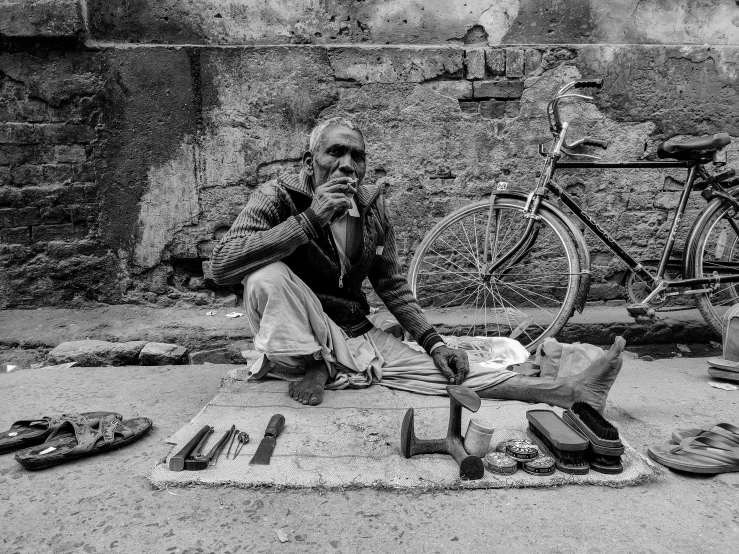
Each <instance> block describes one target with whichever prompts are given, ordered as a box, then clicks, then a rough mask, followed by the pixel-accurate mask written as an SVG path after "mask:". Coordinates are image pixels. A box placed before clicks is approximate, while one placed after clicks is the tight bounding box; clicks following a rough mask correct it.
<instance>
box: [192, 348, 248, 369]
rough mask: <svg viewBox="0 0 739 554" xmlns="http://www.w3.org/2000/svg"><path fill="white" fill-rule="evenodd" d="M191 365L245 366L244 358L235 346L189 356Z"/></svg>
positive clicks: (194, 353) (202, 351)
mask: <svg viewBox="0 0 739 554" xmlns="http://www.w3.org/2000/svg"><path fill="white" fill-rule="evenodd" d="M189 358H190V364H192V365H197V364H243V363H244V357H243V356H242V355H241V351H240V350H239V349H238V348H236V347H235V346H226V347H224V348H214V349H213V350H201V351H199V352H192V353H191V354H190V355H189Z"/></svg>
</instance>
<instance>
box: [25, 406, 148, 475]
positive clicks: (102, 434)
mask: <svg viewBox="0 0 739 554" xmlns="http://www.w3.org/2000/svg"><path fill="white" fill-rule="evenodd" d="M152 425H153V423H152V421H151V420H150V419H149V418H146V417H137V418H133V419H126V420H123V421H121V420H119V419H117V418H115V417H113V416H106V417H104V418H101V419H99V420H97V421H94V422H93V423H92V424H91V423H90V422H87V423H84V424H80V423H78V422H76V421H71V420H67V421H64V422H62V424H61V425H60V426H59V427H58V428H57V430H56V431H54V432H53V433H52V434H51V435H50V436H49V438H48V439H46V442H45V443H43V444H41V445H39V446H34V447H32V448H27V449H25V450H21V451H20V452H17V453H16V454H15V459H16V461H17V462H18V463H19V464H21V465H22V466H23V467H24V468H26V469H32V470H35V469H45V468H47V467H51V466H55V465H58V464H63V463H65V462H69V461H71V460H75V459H77V458H84V457H86V456H92V455H94V454H100V453H102V452H108V451H110V450H116V449H118V448H121V447H123V446H126V445H128V444H131V443H133V442H136V441H137V440H139V439H140V438H141V437H143V436H144V435H145V434H146V433H147V432H148V431H149V430H150V429H151V427H152Z"/></svg>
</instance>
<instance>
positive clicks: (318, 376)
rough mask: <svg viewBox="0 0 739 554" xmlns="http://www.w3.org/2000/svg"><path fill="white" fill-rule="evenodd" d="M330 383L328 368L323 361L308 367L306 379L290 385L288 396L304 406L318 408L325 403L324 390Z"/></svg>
mask: <svg viewBox="0 0 739 554" xmlns="http://www.w3.org/2000/svg"><path fill="white" fill-rule="evenodd" d="M327 381H328V368H327V367H326V364H325V363H324V362H323V361H319V362H318V363H316V364H312V365H310V366H308V368H307V369H306V370H305V377H303V379H301V380H300V381H296V382H294V383H290V387H289V388H288V394H290V396H291V397H293V398H294V399H295V400H297V401H298V402H300V403H302V404H309V405H310V406H318V405H319V404H320V403H321V402H323V390H324V387H325V386H326V382H327Z"/></svg>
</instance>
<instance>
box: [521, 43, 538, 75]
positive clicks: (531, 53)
mask: <svg viewBox="0 0 739 554" xmlns="http://www.w3.org/2000/svg"><path fill="white" fill-rule="evenodd" d="M540 65H541V51H540V50H538V49H536V48H527V49H526V51H525V52H524V72H525V73H526V75H530V74H531V73H533V72H534V71H536V70H537V69H539V66H540Z"/></svg>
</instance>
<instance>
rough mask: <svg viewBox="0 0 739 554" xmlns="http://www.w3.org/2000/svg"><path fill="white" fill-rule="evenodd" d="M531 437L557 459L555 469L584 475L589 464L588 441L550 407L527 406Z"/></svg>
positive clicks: (545, 452) (546, 452) (543, 449)
mask: <svg viewBox="0 0 739 554" xmlns="http://www.w3.org/2000/svg"><path fill="white" fill-rule="evenodd" d="M526 419H528V420H529V433H530V434H531V438H532V439H533V440H534V442H536V443H537V444H538V445H539V446H540V447H541V449H542V451H543V452H542V453H543V454H550V455H551V456H552V457H553V458H554V459H555V460H556V461H557V469H558V470H560V471H562V472H564V473H572V474H573V475H585V474H586V473H587V472H588V471H589V470H590V466H589V465H588V462H587V461H586V460H585V454H586V453H587V451H588V447H589V446H590V441H589V440H588V439H586V438H585V437H584V436H582V435H581V434H580V433H578V432H577V431H575V430H574V429H573V428H572V427H570V426H569V425H567V423H565V422H564V421H563V420H562V418H561V417H559V416H558V415H557V414H555V413H554V412H553V411H551V410H529V411H528V412H526Z"/></svg>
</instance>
